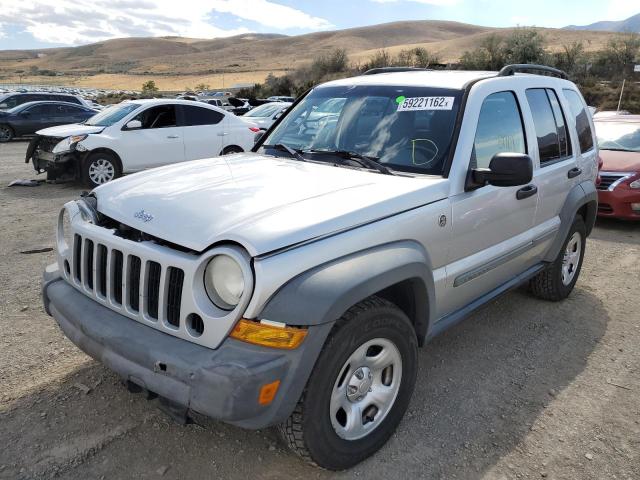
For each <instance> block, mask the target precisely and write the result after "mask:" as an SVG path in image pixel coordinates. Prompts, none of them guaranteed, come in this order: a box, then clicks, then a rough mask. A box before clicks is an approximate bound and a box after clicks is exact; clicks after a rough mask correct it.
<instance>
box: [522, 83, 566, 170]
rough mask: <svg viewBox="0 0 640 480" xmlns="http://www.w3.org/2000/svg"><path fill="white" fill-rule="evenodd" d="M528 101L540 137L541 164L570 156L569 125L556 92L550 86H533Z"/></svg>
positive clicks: (537, 134)
mask: <svg viewBox="0 0 640 480" xmlns="http://www.w3.org/2000/svg"><path fill="white" fill-rule="evenodd" d="M527 101H528V102H529V107H530V108H531V114H532V116H533V124H534V126H535V130H536V136H537V138H538V150H539V152H540V165H541V166H544V164H546V163H550V162H553V161H555V160H559V159H562V158H566V157H567V156H569V155H570V154H571V150H570V147H569V141H568V135H567V126H566V122H565V120H564V115H563V113H562V108H561V107H560V103H559V102H558V97H557V96H556V94H555V92H554V91H553V90H551V89H548V88H531V89H529V90H527Z"/></svg>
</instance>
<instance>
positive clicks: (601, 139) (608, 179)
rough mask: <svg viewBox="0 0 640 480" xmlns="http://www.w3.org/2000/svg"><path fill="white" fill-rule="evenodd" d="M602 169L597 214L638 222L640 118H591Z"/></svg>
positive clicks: (635, 116) (626, 116)
mask: <svg viewBox="0 0 640 480" xmlns="http://www.w3.org/2000/svg"><path fill="white" fill-rule="evenodd" d="M594 123H595V127H596V136H597V137H598V146H599V148H600V158H601V159H602V169H601V171H600V179H601V180H600V183H599V184H598V185H597V188H598V215H599V216H601V217H614V218H621V219H625V220H640V115H613V116H608V117H604V118H595V119H594Z"/></svg>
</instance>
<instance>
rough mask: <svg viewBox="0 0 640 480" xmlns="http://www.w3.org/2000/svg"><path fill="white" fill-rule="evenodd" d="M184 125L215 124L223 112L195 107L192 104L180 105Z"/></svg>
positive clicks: (219, 120)
mask: <svg viewBox="0 0 640 480" xmlns="http://www.w3.org/2000/svg"><path fill="white" fill-rule="evenodd" d="M181 108H182V114H183V116H184V126H185V127H195V126H198V125H216V124H218V123H220V122H221V121H222V119H223V118H224V114H222V113H220V112H216V111H215V110H211V109H210V108H203V107H196V106H192V105H182V107H181Z"/></svg>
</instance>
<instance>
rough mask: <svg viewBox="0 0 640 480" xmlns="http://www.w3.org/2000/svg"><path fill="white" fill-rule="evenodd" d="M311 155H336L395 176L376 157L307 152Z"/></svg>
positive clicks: (339, 152) (325, 151) (353, 153)
mask: <svg viewBox="0 0 640 480" xmlns="http://www.w3.org/2000/svg"><path fill="white" fill-rule="evenodd" d="M307 151H308V152H309V153H326V154H328V155H335V156H337V157H340V158H343V159H344V160H354V161H355V162H356V163H359V164H360V165H362V166H363V167H365V168H370V169H373V170H377V171H378V172H380V173H384V174H385V175H395V173H393V171H391V169H390V168H389V167H387V166H385V165H383V164H382V163H380V162H379V161H378V160H377V159H376V158H375V157H370V156H368V155H362V154H361V153H358V152H352V151H349V150H315V149H312V150H307Z"/></svg>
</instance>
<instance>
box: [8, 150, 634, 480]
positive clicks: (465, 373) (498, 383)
mask: <svg viewBox="0 0 640 480" xmlns="http://www.w3.org/2000/svg"><path fill="white" fill-rule="evenodd" d="M26 145H27V144H26V142H23V141H15V142H11V143H9V144H0V212H2V214H1V216H0V258H1V264H2V269H0V289H1V292H2V295H1V297H0V444H1V445H2V448H1V449H0V478H7V479H21V478H52V477H56V478H63V479H100V478H105V479H126V478H140V479H156V478H229V479H237V478H239V479H245V478H259V479H287V478H302V477H306V478H358V477H359V478H381V479H382V478H385V479H386V478H444V479H452V478H458V479H466V478H469V479H480V478H482V479H514V478H550V479H598V480H600V479H605V478H606V479H638V478H640V347H639V345H640V300H639V298H640V297H639V295H638V287H639V285H640V224H630V223H621V222H613V221H608V222H599V223H598V225H597V228H596V229H595V231H594V233H593V235H592V236H591V238H590V239H589V240H588V243H587V252H586V257H585V265H584V268H583V270H582V274H581V277H580V280H579V281H578V284H577V287H576V289H575V291H574V292H573V294H572V295H571V297H570V298H569V299H568V300H566V301H564V302H562V303H547V302H543V301H539V300H535V299H533V298H532V297H530V296H528V295H527V294H526V292H524V291H523V290H518V291H514V292H511V293H509V294H507V295H505V296H503V297H502V298H500V299H499V300H497V301H495V302H493V303H491V304H490V305H488V306H486V307H485V308H483V309H482V310H480V311H479V312H477V313H475V314H474V315H472V316H471V317H470V318H469V319H468V320H466V321H465V322H463V323H462V324H461V325H459V326H457V327H455V328H453V329H452V330H450V331H448V332H446V333H445V334H443V335H442V336H440V337H438V338H437V339H435V340H434V341H433V342H431V343H430V344H429V345H427V346H426V347H425V348H423V349H422V350H421V351H420V354H419V360H420V366H419V371H418V383H417V387H416V392H415V394H414V396H413V400H412V402H411V405H410V408H409V412H408V414H407V416H406V417H405V419H404V421H403V422H402V424H401V425H400V428H399V429H398V431H397V433H396V435H394V436H393V438H392V439H391V441H390V442H389V443H388V444H387V445H386V446H385V447H384V448H383V449H382V450H381V451H380V452H379V453H378V454H377V455H375V456H374V457H372V458H371V459H369V460H367V461H366V462H364V463H362V464H360V465H359V466H357V467H356V468H354V469H352V470H350V471H348V472H343V473H339V474H331V473H330V472H326V471H323V470H319V469H316V468H312V467H309V466H307V465H305V464H304V463H302V462H301V461H299V460H298V459H297V458H296V457H295V456H293V455H292V454H289V453H288V452H287V451H286V450H285V449H284V448H283V447H282V446H281V445H280V444H279V443H278V442H277V440H276V437H275V435H274V434H273V432H272V431H270V430H265V431H257V432H256V431H244V430H241V429H238V428H235V427H232V426H229V425H224V424H221V423H217V422H213V421H211V422H204V423H203V424H201V425H195V424H193V425H187V426H179V425H176V424H174V423H172V422H171V421H170V420H169V419H168V418H167V417H165V416H164V414H163V413H161V412H160V411H159V410H158V409H157V408H155V405H154V402H155V401H151V402H148V401H147V400H146V399H145V398H144V397H143V396H141V395H132V394H130V393H128V392H127V391H126V390H125V389H124V388H123V387H122V386H121V384H120V383H119V381H118V379H117V377H116V376H115V375H113V374H112V373H111V372H109V371H108V370H106V369H105V368H103V367H102V366H101V365H100V364H98V363H97V362H95V361H93V360H91V359H90V358H89V357H87V356H86V355H85V354H83V353H82V352H81V351H80V350H78V349H77V348H76V347H75V346H74V345H73V344H72V343H71V342H69V341H68V340H67V339H66V338H65V337H64V336H63V335H62V334H61V332H60V331H59V329H58V328H57V327H56V325H55V323H54V321H53V320H52V319H51V318H49V317H48V316H47V315H46V314H45V313H44V312H43V309H42V302H41V298H40V275H41V272H42V270H43V268H44V267H45V265H47V264H48V263H51V262H53V260H54V254H53V252H52V251H45V252H42V253H24V252H27V251H29V250H39V249H49V248H52V247H53V246H54V236H53V231H54V224H55V220H56V215H57V213H58V211H59V209H60V207H61V206H62V205H63V204H64V203H65V202H66V201H68V200H70V199H73V198H74V197H77V196H78V194H79V193H80V192H81V189H80V188H79V187H78V186H74V185H69V184H64V185H48V184H43V185H41V186H39V187H35V188H29V187H12V188H7V187H6V185H7V184H8V182H9V181H10V180H13V179H15V178H35V175H34V172H33V170H32V169H31V167H30V166H28V165H25V164H24V163H23V155H24V151H25V149H26Z"/></svg>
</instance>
